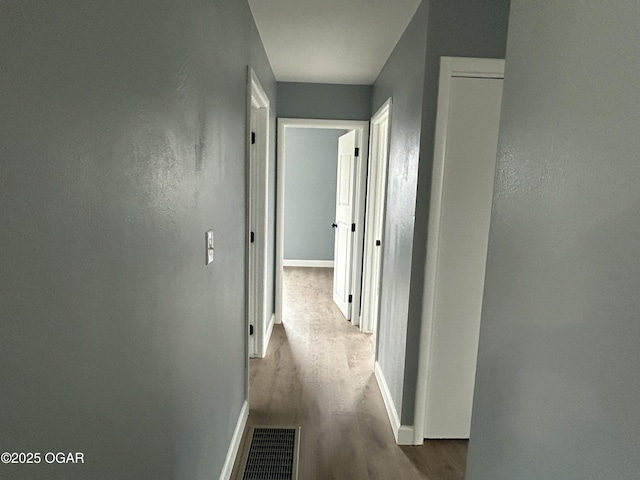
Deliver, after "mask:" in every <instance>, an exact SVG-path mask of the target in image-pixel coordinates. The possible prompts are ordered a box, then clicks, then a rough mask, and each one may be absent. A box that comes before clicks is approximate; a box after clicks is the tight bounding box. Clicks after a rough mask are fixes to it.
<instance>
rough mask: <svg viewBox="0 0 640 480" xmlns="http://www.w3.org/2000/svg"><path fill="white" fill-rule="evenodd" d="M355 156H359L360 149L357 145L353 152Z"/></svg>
mask: <svg viewBox="0 0 640 480" xmlns="http://www.w3.org/2000/svg"><path fill="white" fill-rule="evenodd" d="M355 156H356V157H359V156H360V149H359V148H358V147H356V153H355Z"/></svg>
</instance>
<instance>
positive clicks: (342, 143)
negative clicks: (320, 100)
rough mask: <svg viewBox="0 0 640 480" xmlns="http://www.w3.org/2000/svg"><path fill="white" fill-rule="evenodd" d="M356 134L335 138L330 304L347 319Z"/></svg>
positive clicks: (354, 187)
mask: <svg viewBox="0 0 640 480" xmlns="http://www.w3.org/2000/svg"><path fill="white" fill-rule="evenodd" d="M356 140H357V139H356V131H355V130H352V131H351V132H349V133H347V134H345V135H343V136H341V137H340V138H339V139H338V186H337V189H336V220H335V223H334V224H333V227H334V229H335V244H334V256H333V261H334V264H333V301H334V302H335V303H336V305H337V306H338V308H339V309H340V311H341V312H342V314H343V315H344V316H345V317H346V318H347V320H349V319H350V318H351V301H352V296H351V295H352V294H351V275H352V273H353V257H352V255H353V237H354V235H353V230H355V228H352V226H353V227H355V225H354V223H353V219H354V216H355V190H356V163H357V156H356Z"/></svg>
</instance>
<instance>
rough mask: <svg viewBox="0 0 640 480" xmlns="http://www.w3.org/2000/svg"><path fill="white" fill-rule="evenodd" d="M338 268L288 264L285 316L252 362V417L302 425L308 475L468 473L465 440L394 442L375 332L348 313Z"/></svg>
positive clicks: (435, 477)
mask: <svg viewBox="0 0 640 480" xmlns="http://www.w3.org/2000/svg"><path fill="white" fill-rule="evenodd" d="M332 276H333V270H332V269H324V268H286V269H285V275H284V289H283V290H284V293H283V294H284V298H283V324H282V325H276V326H275V328H274V331H273V335H272V337H271V341H270V344H269V350H268V353H267V356H266V357H265V358H263V359H251V362H250V391H249V403H250V413H249V419H248V426H250V425H301V426H302V434H301V444H300V470H299V479H300V480H315V479H317V480H330V479H345V480H359V479H363V480H364V479H402V480H411V479H429V480H460V479H463V478H464V473H465V463H466V455H467V442H466V441H459V440H456V441H429V442H426V443H425V445H422V446H406V447H405V446H403V447H399V446H397V445H396V444H395V441H394V438H393V433H392V431H391V427H390V425H389V420H388V418H387V414H386V410H385V407H384V403H383V401H382V397H381V395H380V390H379V389H378V385H377V383H376V379H375V377H374V374H373V362H374V342H375V337H374V336H372V335H366V334H362V333H360V331H359V330H358V328H357V327H354V326H352V325H351V323H349V322H348V321H347V320H345V318H344V317H343V316H342V314H341V313H340V311H339V310H338V308H337V307H336V306H335V304H334V303H333V301H332V299H331V290H332V278H333V277H332ZM245 440H246V439H245ZM243 443H244V442H243ZM241 448H243V447H241ZM241 451H242V450H241ZM240 456H241V455H239V457H240ZM237 474H238V465H236V469H235V475H237Z"/></svg>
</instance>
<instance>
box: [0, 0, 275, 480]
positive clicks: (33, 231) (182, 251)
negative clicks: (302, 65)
mask: <svg viewBox="0 0 640 480" xmlns="http://www.w3.org/2000/svg"><path fill="white" fill-rule="evenodd" d="M0 10H1V11H2V14H1V15H0V63H1V64H2V68H1V69H0V85H1V88H0V111H2V119H1V120H0V185H1V188H0V204H2V209H0V224H1V225H2V228H1V229H0V259H1V263H2V266H1V268H0V305H1V309H2V315H1V316H2V320H1V321H0V378H1V383H2V388H1V390H0V405H1V408H2V414H1V415H0V431H1V432H2V450H3V451H5V450H6V451H25V452H26V451H39V452H47V451H80V452H83V453H84V455H85V464H84V465H66V466H65V465H59V466H56V465H46V464H44V462H43V463H42V464H40V465H17V466H11V465H9V466H7V465H2V466H0V476H2V477H3V478H29V479H65V480H71V479H86V478H91V479H109V480H110V479H115V478H117V479H132V480H133V479H135V480H138V479H142V478H154V479H204V478H207V479H209V478H217V476H218V475H219V474H220V471H221V468H222V465H223V461H224V457H225V454H226V452H227V449H228V446H229V442H230V440H231V435H232V432H233V428H234V426H235V422H236V419H237V417H238V413H239V411H240V407H241V404H242V401H243V400H244V398H245V394H246V392H245V380H244V374H245V370H244V369H245V362H246V352H245V328H246V327H245V302H244V285H245V250H244V249H245V247H244V245H245V237H246V232H245V217H244V215H243V213H242V212H244V211H245V192H246V189H245V138H246V137H245V133H246V132H245V123H246V120H245V118H246V113H245V112H246V110H245V109H246V66H247V64H252V65H253V66H254V68H255V70H256V72H257V75H258V76H259V77H260V79H261V80H262V82H263V86H264V87H265V88H266V90H267V92H268V93H269V95H270V96H271V98H272V101H273V102H274V103H275V100H276V97H275V94H276V84H275V80H274V78H273V75H272V73H271V71H270V68H269V66H268V63H267V60H266V56H265V54H264V51H263V49H262V46H261V44H260V40H259V38H258V35H257V31H256V29H255V26H254V25H253V20H252V17H251V13H250V11H249V8H248V6H247V5H246V3H245V2H243V1H242V2H237V1H231V0H226V1H225V0H212V1H210V2H201V1H198V0H184V1H180V2H172V1H163V2H157V1H150V0H140V1H137V2H130V1H122V0H114V1H110V2H86V1H82V0H60V1H55V2H35V1H21V2H11V3H7V2H5V3H3V5H2V7H0ZM273 127H274V128H275V122H274V123H273ZM273 140H274V138H273V135H272V145H275V141H273ZM209 228H213V229H214V230H215V232H216V258H215V261H214V263H213V264H212V265H210V266H209V267H205V265H204V248H203V243H204V232H205V230H207V229H209Z"/></svg>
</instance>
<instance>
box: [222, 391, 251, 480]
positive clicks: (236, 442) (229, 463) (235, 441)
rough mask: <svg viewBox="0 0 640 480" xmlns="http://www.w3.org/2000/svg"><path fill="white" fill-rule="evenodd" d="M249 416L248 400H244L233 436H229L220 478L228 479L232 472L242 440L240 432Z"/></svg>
mask: <svg viewBox="0 0 640 480" xmlns="http://www.w3.org/2000/svg"><path fill="white" fill-rule="evenodd" d="M248 417H249V402H247V401H246V400H245V401H244V402H243V403H242V408H241V409H240V415H238V422H237V423H236V428H235V430H234V431H233V437H231V444H230V445H229V450H228V451H227V458H226V459H225V461H224V466H223V467H222V472H220V480H230V478H231V473H232V472H233V464H234V463H235V461H236V456H237V455H238V449H239V448H240V442H241V441H242V434H243V433H244V427H245V425H246V424H247V418H248Z"/></svg>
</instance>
